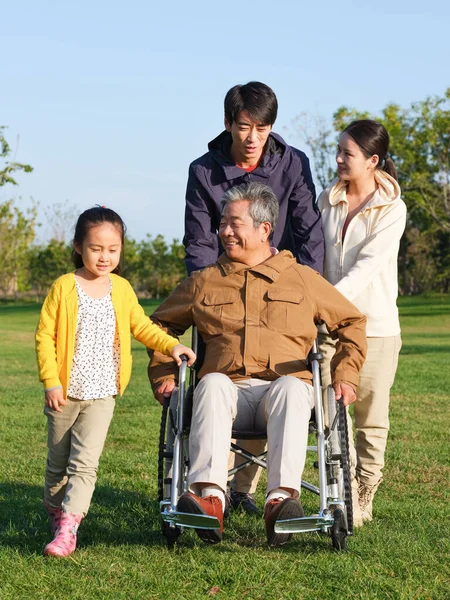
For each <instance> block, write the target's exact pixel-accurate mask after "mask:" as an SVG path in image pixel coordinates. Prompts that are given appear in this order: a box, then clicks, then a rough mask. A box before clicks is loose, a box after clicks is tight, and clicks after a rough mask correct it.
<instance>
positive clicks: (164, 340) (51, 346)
mask: <svg viewBox="0 0 450 600" xmlns="http://www.w3.org/2000/svg"><path fill="white" fill-rule="evenodd" d="M124 233H125V226H124V224H123V222H122V219H121V218H120V217H119V215H118V214H116V213H115V212H114V211H113V210H110V209H108V208H104V207H95V208H91V209H89V210H86V211H85V212H84V213H83V214H81V215H80V217H79V218H78V222H77V225H76V228H75V236H74V241H73V262H74V265H75V267H76V269H77V270H76V271H75V273H69V274H67V275H63V276H62V277H60V278H59V279H57V280H56V281H55V283H54V284H53V286H52V288H51V290H50V292H49V294H48V296H47V298H46V300H45V302H44V305H43V307H42V312H41V317H40V321H39V325H38V328H37V333H36V353H37V360H38V365H39V374H40V380H41V381H42V382H43V384H44V393H45V408H44V413H45V415H46V416H47V418H48V457H47V468H46V473H45V489H44V505H45V507H46V509H47V512H48V514H49V516H50V520H51V525H52V531H53V533H54V534H55V538H54V540H53V541H52V542H50V543H49V544H47V546H46V547H45V549H44V554H46V555H50V556H68V555H69V554H71V553H72V552H73V551H74V550H75V546H76V535H77V529H78V526H79V524H80V522H81V520H82V518H83V517H84V516H85V515H86V513H87V511H88V509H89V505H90V502H91V497H92V494H93V491H94V487H95V481H96V477H97V467H98V462H99V459H100V455H101V453H102V450H103V445H104V443H105V438H106V434H107V432H108V428H109V424H110V422H111V418H112V416H113V412H114V405H115V397H116V395H117V394H120V395H122V394H123V392H124V391H125V388H126V386H127V384H128V382H129V379H130V375H131V342H130V331H131V333H132V334H133V335H134V337H135V338H136V339H137V340H139V341H140V342H142V344H144V345H145V346H147V347H149V348H153V349H156V350H158V351H159V352H163V353H165V354H167V355H172V357H173V358H174V359H175V361H176V363H177V364H178V365H179V364H181V360H180V355H182V354H185V355H187V357H188V359H189V361H188V364H189V365H191V364H193V362H194V361H195V354H194V353H193V352H192V350H191V349H190V348H187V347H185V346H182V345H181V344H180V343H179V342H178V340H176V339H175V338H173V337H171V336H169V335H167V334H166V333H165V332H164V331H163V330H162V329H160V328H159V327H158V326H157V325H155V324H154V323H152V321H151V320H150V319H149V318H148V317H147V316H146V315H145V313H144V311H143V309H142V307H141V306H140V305H139V303H138V300H137V297H136V294H135V293H134V291H133V289H132V287H131V285H130V284H129V283H128V282H127V281H126V280H125V279H123V278H122V277H120V276H119V275H118V273H119V271H120V267H119V262H120V257H121V252H122V249H123V242H124Z"/></svg>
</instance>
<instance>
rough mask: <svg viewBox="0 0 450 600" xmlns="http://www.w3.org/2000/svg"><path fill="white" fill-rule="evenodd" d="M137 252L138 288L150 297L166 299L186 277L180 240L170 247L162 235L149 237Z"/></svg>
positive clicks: (174, 241) (140, 244) (139, 245)
mask: <svg viewBox="0 0 450 600" xmlns="http://www.w3.org/2000/svg"><path fill="white" fill-rule="evenodd" d="M137 251H138V257H139V258H138V261H137V265H136V276H137V278H138V282H137V288H138V289H139V290H140V291H144V292H146V293H147V294H148V295H149V296H150V297H152V298H164V297H165V296H167V295H168V294H170V292H171V291H172V290H173V289H174V288H175V286H176V285H177V284H178V283H179V282H180V281H181V280H182V279H183V278H184V277H186V269H185V266H184V247H183V246H182V244H180V243H179V242H178V240H176V239H175V240H173V242H172V245H171V246H170V247H169V246H168V245H167V243H166V241H165V239H164V237H163V236H162V235H157V236H156V237H155V238H153V237H152V236H151V235H147V237H146V239H145V240H144V241H142V242H140V243H139V244H138V246H137Z"/></svg>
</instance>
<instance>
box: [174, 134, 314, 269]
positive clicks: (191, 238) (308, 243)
mask: <svg viewBox="0 0 450 600" xmlns="http://www.w3.org/2000/svg"><path fill="white" fill-rule="evenodd" d="M231 142H232V139H231V134H230V133H228V132H227V131H223V132H222V133H221V134H220V135H219V136H218V137H217V138H216V139H214V140H213V141H212V142H210V143H209V144H208V148H209V152H207V153H206V154H204V155H203V156H201V157H200V158H198V159H197V160H195V161H194V162H193V163H192V164H191V165H190V167H189V178H188V183H187V190H186V211H185V235H184V239H183V243H184V246H185V248H186V259H185V261H186V268H187V272H188V274H189V275H190V274H191V273H192V271H197V270H199V269H203V268H204V267H206V266H207V265H210V264H212V263H215V262H216V260H217V258H218V257H219V254H221V253H222V251H223V250H222V247H221V244H220V240H219V238H218V235H217V231H218V228H219V223H220V216H221V215H220V200H221V198H222V196H223V194H224V193H225V192H226V191H227V190H228V189H229V188H231V187H233V186H234V185H239V184H240V183H246V182H249V181H256V182H258V183H265V184H266V185H268V186H270V187H271V188H272V190H273V191H274V192H275V194H276V196H277V198H278V202H279V203H280V216H279V218H278V223H277V225H276V227H275V231H274V235H273V241H272V244H273V245H274V246H275V247H276V248H278V249H279V250H290V251H291V252H292V253H293V255H294V256H295V257H296V259H297V261H298V262H299V263H301V264H304V265H308V266H309V267H312V268H313V269H315V270H316V271H319V273H320V274H322V271H323V259H324V243H323V233H322V226H321V221H320V213H319V210H318V209H317V206H316V202H315V189H314V183H313V180H312V176H311V170H310V167H309V160H308V157H307V156H306V154H304V153H303V152H301V151H300V150H297V149H296V148H292V147H291V146H288V145H287V144H286V142H285V141H284V140H283V139H282V138H281V137H280V136H279V135H277V134H276V133H270V135H269V138H268V140H267V144H266V149H265V152H264V155H263V157H262V160H261V161H260V164H259V165H258V167H257V168H256V169H255V170H254V171H252V172H251V173H247V172H245V171H244V170H243V169H240V168H239V167H237V166H236V163H235V162H234V161H233V159H232V158H231V154H230V148H231Z"/></svg>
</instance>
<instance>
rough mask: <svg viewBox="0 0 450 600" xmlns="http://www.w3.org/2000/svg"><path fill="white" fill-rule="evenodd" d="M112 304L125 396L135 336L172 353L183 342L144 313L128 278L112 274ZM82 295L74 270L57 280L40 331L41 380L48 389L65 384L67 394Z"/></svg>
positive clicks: (51, 290) (41, 319)
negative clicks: (78, 293)
mask: <svg viewBox="0 0 450 600" xmlns="http://www.w3.org/2000/svg"><path fill="white" fill-rule="evenodd" d="M110 277H111V281H112V291H111V297H112V303H113V306H114V311H115V313H116V327H117V330H118V332H119V339H120V372H119V393H120V395H122V394H123V393H124V391H125V388H126V387H127V385H128V382H129V381H130V376H131V366H132V357H131V337H130V331H131V333H132V334H133V335H134V337H135V338H136V339H137V340H138V341H139V342H141V343H142V344H144V345H145V346H147V347H148V348H152V349H155V350H157V351H158V352H162V353H163V354H167V355H170V353H171V351H172V350H173V348H174V347H175V346H176V345H177V344H179V341H178V340H177V339H175V338H174V337H172V336H170V335H168V334H167V333H165V332H164V331H162V329H160V328H159V327H158V326H157V325H155V324H154V323H153V322H152V321H151V320H150V319H149V318H148V317H147V316H146V314H145V313H144V310H143V308H142V306H141V305H140V304H139V302H138V299H137V297H136V294H135V293H134V290H133V288H132V287H131V285H130V284H129V283H128V281H127V280H126V279H123V278H122V277H119V276H118V275H114V274H113V273H111V274H110ZM77 315H78V297H77V291H76V287H75V276H74V274H73V273H68V274H67V275H63V276H62V277H60V278H59V279H57V280H56V281H55V283H54V284H53V285H52V287H51V289H50V292H49V294H48V296H47V298H46V299H45V302H44V304H43V306H42V311H41V317H40V319H39V324H38V326H37V331H36V355H37V361H38V366H39V379H40V381H42V382H43V384H44V388H45V389H47V388H52V387H57V386H60V385H62V387H63V390H64V397H65V398H66V397H67V387H68V384H69V378H70V371H71V368H72V360H73V352H74V347H75V334H76V328H77Z"/></svg>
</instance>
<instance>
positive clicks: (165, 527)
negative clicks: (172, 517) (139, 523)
mask: <svg viewBox="0 0 450 600" xmlns="http://www.w3.org/2000/svg"><path fill="white" fill-rule="evenodd" d="M161 532H162V534H163V536H164V537H165V538H166V542H167V549H168V550H173V547H174V546H175V544H176V542H177V540H178V538H179V536H180V534H181V529H180V528H179V527H171V526H170V525H169V523H165V522H164V521H161Z"/></svg>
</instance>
